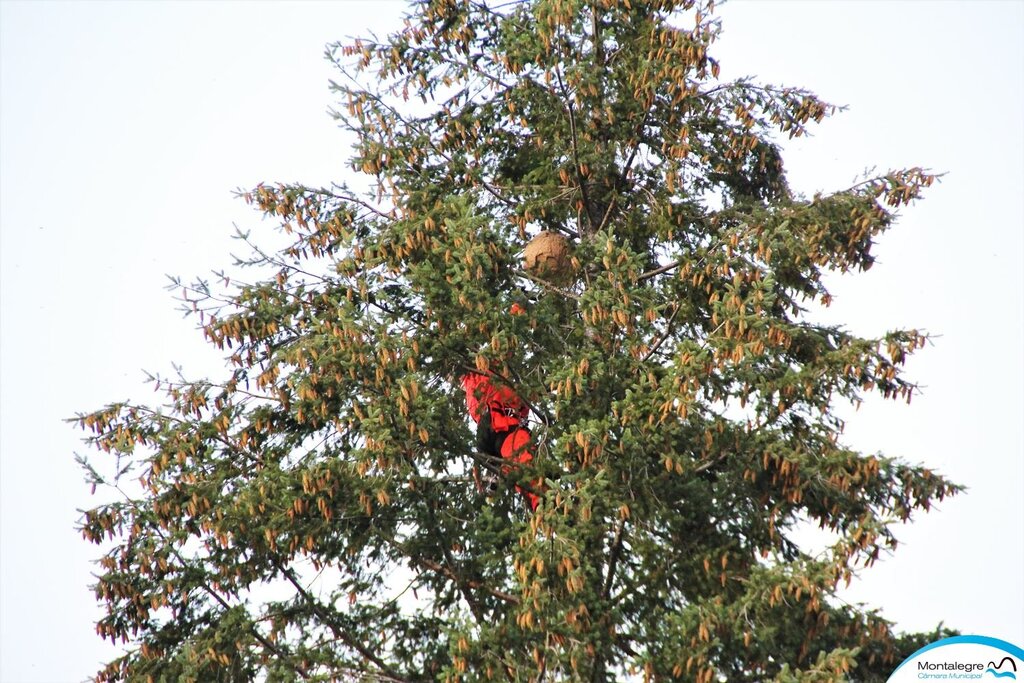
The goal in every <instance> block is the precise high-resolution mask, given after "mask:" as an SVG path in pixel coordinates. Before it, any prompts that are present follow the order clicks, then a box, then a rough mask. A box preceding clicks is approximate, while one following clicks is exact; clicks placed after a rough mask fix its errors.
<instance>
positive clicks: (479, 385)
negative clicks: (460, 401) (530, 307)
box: [462, 304, 540, 510]
mask: <svg viewBox="0 0 1024 683" xmlns="http://www.w3.org/2000/svg"><path fill="white" fill-rule="evenodd" d="M522 312H523V310H522V308H521V307H520V306H519V305H518V304H513V306H512V310H511V311H510V313H512V315H518V314H520V313H522ZM462 388H463V389H464V390H465V392H466V407H467V408H468V409H469V415H470V417H471V418H473V421H474V422H476V424H477V431H476V435H477V448H478V449H479V450H480V451H481V452H483V453H486V454H487V455H490V456H493V457H495V458H501V459H502V460H503V461H504V463H505V464H503V465H502V467H501V473H502V474H508V473H509V472H511V471H512V470H513V469H514V468H515V467H516V466H520V465H525V464H527V463H529V462H531V461H532V460H533V454H532V453H530V451H529V448H528V447H529V443H530V430H529V429H528V428H527V427H526V421H527V417H528V416H529V412H530V410H529V408H528V407H527V405H526V404H525V403H523V400H522V399H521V398H519V396H518V395H517V394H516V392H514V391H513V390H512V389H511V388H509V387H508V386H505V385H502V384H498V383H495V382H492V381H491V377H489V376H488V375H485V374H483V373H479V372H470V373H468V374H466V375H463V377H462ZM531 489H532V490H531ZM516 490H517V491H518V492H519V493H520V494H522V496H523V498H524V499H525V500H526V503H527V505H529V506H530V509H531V510H536V509H537V504H538V503H539V502H540V497H539V496H538V495H537V493H538V491H539V485H537V484H535V485H532V486H531V487H530V488H526V487H524V486H521V485H517V486H516Z"/></svg>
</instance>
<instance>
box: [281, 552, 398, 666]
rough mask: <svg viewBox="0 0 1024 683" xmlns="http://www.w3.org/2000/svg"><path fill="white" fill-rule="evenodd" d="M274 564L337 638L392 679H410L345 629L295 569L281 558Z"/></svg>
mask: <svg viewBox="0 0 1024 683" xmlns="http://www.w3.org/2000/svg"><path fill="white" fill-rule="evenodd" d="M274 566H275V567H276V568H277V570H278V571H279V572H281V574H282V575H284V577H285V578H286V579H288V583H290V584H291V585H292V587H294V588H295V590H296V591H297V592H298V593H299V595H300V596H302V599H303V600H305V601H306V603H308V604H309V606H310V608H311V609H312V610H313V612H314V613H315V614H316V615H318V616H319V617H320V618H321V619H323V620H324V622H325V623H326V625H327V627H328V628H329V629H331V632H332V633H333V634H334V637H335V638H337V639H338V640H340V641H341V642H342V643H344V644H345V645H347V646H348V647H350V648H352V649H353V650H355V651H356V652H358V653H359V654H361V655H362V656H363V657H365V658H366V659H368V660H370V661H371V662H373V663H374V665H376V666H377V668H378V669H380V670H381V671H382V672H383V673H384V674H385V675H386V676H387V677H388V678H390V679H391V680H394V681H400V682H403V683H404V682H407V681H409V680H410V679H408V678H406V677H404V676H402V675H400V674H399V673H398V672H396V671H395V670H394V669H392V668H391V667H389V666H388V665H387V663H386V662H385V661H384V660H382V659H381V658H380V657H378V656H377V655H376V654H375V653H374V652H373V651H372V650H370V649H369V648H368V647H366V645H364V644H363V643H361V642H359V640H358V639H356V638H355V637H353V636H352V634H351V633H349V632H348V631H347V630H346V629H344V628H343V627H342V626H341V625H340V624H339V623H338V622H337V620H336V618H335V617H334V615H332V614H329V613H328V612H327V609H326V608H325V607H324V605H322V604H321V603H320V602H319V601H317V600H316V599H315V598H314V597H313V596H312V595H310V594H309V591H307V590H306V589H305V588H303V586H302V584H301V583H299V581H298V579H296V578H295V572H294V571H292V570H291V569H289V568H287V567H285V566H283V565H282V564H281V562H280V560H278V559H277V558H274Z"/></svg>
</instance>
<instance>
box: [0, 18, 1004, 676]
mask: <svg viewBox="0 0 1024 683" xmlns="http://www.w3.org/2000/svg"><path fill="white" fill-rule="evenodd" d="M402 8H403V6H402V5H401V4H400V3H397V2H376V3H370V2H338V3H326V2H313V3H298V2H291V3H280V4H279V3H272V2H221V3H192V2H185V3H173V2H160V3H157V2H149V3H117V2H115V3H98V2H74V3H67V2H18V1H12V0H0V680H2V681H5V682H8V683H21V682H30V681H45V682H53V681H57V682H63V681H79V680H82V679H85V678H86V677H88V676H90V675H91V674H92V673H94V672H95V670H96V669H97V667H98V666H99V665H100V662H101V660H103V659H105V658H107V657H108V656H109V655H110V653H111V648H110V646H109V645H104V644H102V643H101V642H100V641H99V640H98V639H97V638H96V636H95V635H94V633H93V623H94V621H95V619H96V618H98V616H99V614H100V613H99V609H98V607H97V606H96V605H95V603H94V600H93V597H92V594H91V591H89V590H88V588H87V586H88V585H89V584H90V583H91V582H92V580H93V579H92V577H91V575H90V573H91V572H92V569H93V567H92V565H91V564H90V562H91V560H93V559H95V558H96V556H97V551H96V549H95V548H94V547H93V546H90V545H88V544H86V543H85V542H84V541H82V540H81V539H80V537H79V536H78V534H77V533H76V532H75V531H74V525H75V521H76V519H77V518H78V512H77V510H78V509H81V508H85V507H90V506H92V505H93V504H95V502H96V500H95V499H93V498H90V496H89V495H88V489H87V487H86V486H85V485H84V484H83V483H82V477H81V474H80V472H79V471H78V469H77V466H76V465H75V463H74V460H73V453H74V452H76V451H79V452H84V451H85V449H84V448H83V447H82V446H81V444H80V441H79V439H80V436H81V435H80V433H79V432H77V431H75V430H73V429H72V428H71V427H70V426H69V425H66V424H64V423H63V422H62V419H64V418H67V417H70V416H71V415H73V414H74V413H75V412H76V411H85V410H90V409H94V408H97V407H99V406H101V405H103V404H105V403H107V402H111V401H115V400H122V399H126V398H130V397H131V398H138V399H141V400H156V399H158V398H159V397H158V396H157V395H154V394H152V393H149V390H148V388H147V387H146V386H145V385H144V383H143V372H142V369H146V370H150V371H157V372H163V373H168V372H169V371H170V370H171V362H172V361H173V362H178V363H180V364H182V365H183V366H184V368H185V371H186V373H187V374H189V375H191V376H200V375H217V374H219V372H218V371H219V368H220V367H221V364H220V357H219V355H218V354H217V353H216V352H214V351H212V350H210V349H208V348H207V347H206V345H205V344H204V343H203V342H202V339H201V335H200V334H199V333H197V332H196V331H195V330H194V329H193V322H192V321H191V320H182V319H181V314H180V313H179V312H178V311H177V310H176V304H175V302H173V301H172V300H171V298H170V295H169V294H168V293H167V292H166V291H164V289H163V287H164V285H165V284H166V279H165V277H164V276H165V274H178V275H182V276H184V277H185V278H186V279H188V278H190V277H191V276H193V275H202V274H206V273H208V272H209V271H210V270H211V269H216V268H221V267H227V266H229V265H230V258H229V256H228V255H229V253H230V252H231V251H232V250H236V251H240V249H238V245H236V244H235V243H233V242H232V241H231V240H230V235H231V233H232V224H233V223H238V224H239V225H241V226H244V227H257V226H258V225H259V221H258V217H257V215H256V214H255V213H254V212H253V211H252V210H250V209H249V208H247V207H246V206H245V205H244V204H243V203H242V202H241V201H239V200H236V199H234V198H233V197H232V190H233V189H235V188H238V187H245V188H248V187H251V186H253V185H255V184H256V183H258V182H260V181H277V180H282V181H303V182H307V183H310V184H320V183H327V182H330V181H331V180H332V179H333V180H337V179H341V178H343V177H344V176H345V174H346V173H347V167H346V163H345V161H346V159H347V156H348V141H347V140H346V138H345V137H344V136H343V135H342V134H341V132H340V131H338V130H337V128H336V126H335V124H334V122H333V121H332V120H331V119H330V118H329V117H328V116H327V114H326V110H327V109H328V107H329V106H331V105H332V104H333V102H332V100H331V95H330V93H329V92H328V90H327V80H328V79H329V78H331V77H332V75H333V73H332V71H331V69H330V67H329V65H328V64H327V63H326V62H325V61H324V60H323V59H322V53H323V46H324V45H325V44H326V43H327V42H329V41H332V40H335V39H341V38H344V37H347V36H352V35H357V34H362V33H364V32H365V31H364V29H366V28H368V27H375V28H376V29H377V30H379V31H387V30H388V28H389V27H392V26H395V25H397V24H396V19H397V17H398V16H399V14H400V13H401V11H402ZM722 13H723V17H724V20H725V31H726V32H725V35H724V37H723V39H722V41H721V43H720V44H719V46H718V49H717V56H718V57H719V58H720V59H721V61H722V62H723V75H724V76H727V77H736V76H741V75H748V74H749V75H757V76H759V78H760V80H762V81H763V82H771V83H782V84H786V85H797V86H806V87H809V88H811V89H812V90H815V91H816V92H817V93H818V94H819V95H821V96H822V97H824V98H825V99H827V100H831V101H833V102H836V103H839V104H847V105H849V106H850V109H849V111H847V112H845V113H843V114H840V115H838V116H837V117H836V118H834V119H832V120H831V121H828V122H826V123H825V124H824V125H823V126H822V127H821V128H820V129H819V132H818V134H817V135H816V136H815V137H814V138H812V139H810V140H809V141H801V142H800V143H799V144H795V145H791V146H790V152H789V154H788V156H787V157H786V162H787V169H788V170H789V173H790V180H791V182H792V183H793V185H794V187H795V188H796V189H797V190H799V191H803V192H806V193H811V192H814V191H815V190H819V189H820V190H826V191H827V190H835V189H841V188H843V187H847V186H848V185H849V184H851V182H852V181H853V180H854V178H855V176H857V175H858V174H860V173H861V171H863V170H864V169H865V168H866V167H870V166H878V167H879V168H880V169H882V170H884V169H887V168H889V167H902V166H911V165H922V166H926V167H929V168H931V169H933V170H936V171H945V172H948V175H947V176H946V177H945V178H944V179H943V181H942V183H941V184H939V185H938V186H936V187H933V188H932V190H931V191H930V192H929V193H928V195H927V197H926V199H925V200H924V201H922V202H920V203H919V204H917V205H916V206H914V207H912V208H911V209H910V210H909V211H906V212H905V213H904V216H903V218H902V219H901V221H900V222H899V224H898V225H897V227H896V228H895V229H894V230H893V232H891V233H890V234H889V235H888V236H887V237H885V238H884V239H883V240H882V243H881V245H880V248H879V249H878V252H877V253H878V255H879V257H880V262H879V263H878V264H877V265H876V266H875V268H873V269H872V270H871V271H870V272H869V273H867V274H864V275H862V276H856V277H848V278H842V279H838V280H836V282H835V285H836V286H835V289H836V292H837V294H838V295H839V297H838V300H837V302H836V304H835V305H834V306H833V308H832V309H831V310H830V312H829V315H830V316H832V319H834V320H835V321H837V322H842V323H844V324H846V325H848V326H849V327H850V328H852V329H853V330H854V331H856V332H860V333H865V334H868V333H879V332H882V331H884V330H885V329H888V328H892V327H898V326H919V327H922V328H925V329H927V330H929V331H931V332H933V333H936V334H938V335H941V336H939V337H938V339H937V340H936V343H935V344H934V346H932V347H930V348H928V349H926V350H925V351H923V352H921V353H920V354H919V355H918V356H916V357H914V358H913V359H912V361H911V363H910V366H909V369H910V373H911V375H912V376H913V377H914V378H915V379H917V380H918V381H920V382H922V383H923V384H924V385H926V387H927V388H926V391H925V393H924V394H923V395H922V396H919V397H918V398H917V399H915V401H914V403H913V404H912V405H911V406H909V407H907V406H905V405H903V404H894V403H890V404H881V403H874V402H873V403H869V404H867V405H866V406H865V407H864V408H862V409H861V410H860V411H859V412H858V413H856V414H854V415H851V420H850V425H849V429H848V433H847V440H848V442H849V443H851V444H852V445H854V446H857V447H859V448H861V449H862V450H866V451H869V452H875V451H879V450H881V451H884V452H885V453H887V454H890V455H900V456H902V457H904V458H905V459H907V460H909V461H911V462H915V463H916V462H923V463H925V464H927V465H928V466H931V467H933V468H936V469H938V470H939V471H940V472H942V473H944V474H946V475H949V476H950V477H951V478H953V479H954V480H956V481H958V482H960V483H963V484H966V485H967V486H969V487H970V491H969V492H968V493H967V494H965V495H963V496H960V497H958V498H956V499H954V500H951V501H947V502H946V503H945V504H943V505H942V506H941V509H940V510H937V511H935V512H933V513H932V514H929V515H926V516H923V517H921V518H919V520H918V521H917V522H916V523H915V524H913V525H911V526H909V527H906V528H904V529H903V530H902V532H901V537H902V538H903V539H904V540H905V545H903V546H901V548H900V550H899V551H898V552H897V553H896V555H895V556H893V557H892V558H890V559H886V560H885V561H884V562H881V563H880V564H878V565H876V567H874V568H873V569H871V570H869V571H868V572H867V573H866V574H865V576H864V578H863V580H861V581H859V582H855V584H854V585H853V586H852V588H851V589H850V590H849V591H848V592H847V594H846V596H847V599H849V600H851V601H865V602H868V603H870V604H872V605H875V606H877V607H880V608H881V609H882V612H883V614H884V615H885V616H887V617H888V618H890V619H893V620H895V621H896V622H897V624H898V626H899V627H900V628H902V629H906V630H925V629H930V628H932V627H934V625H935V624H937V623H938V622H939V621H941V620H944V621H945V622H946V624H947V625H949V626H952V627H955V628H959V629H961V630H962V631H964V632H966V633H979V634H984V635H989V636H995V637H999V638H1003V639H1005V640H1009V641H1011V642H1014V643H1017V644H1020V643H1022V642H1024V586H1022V584H1024V579H1022V577H1024V498H1022V495H1021V493H1022V489H1024V465H1022V462H1024V458H1022V456H1024V431H1022V429H1024V428H1022V423H1024V419H1022V418H1024V390H1022V386H1024V338H1022V323H1024V280H1022V274H1021V264H1022V257H1024V242H1022V235H1024V199H1022V197H1024V193H1022V191H1024V101H1022V99H1024V47H1022V45H1024V3H1021V2H886V3H881V2H876V3H864V2H828V3H811V2H774V1H773V2H758V3H753V2H733V3H730V4H728V5H726V6H725V7H724V8H723V10H722ZM264 229H267V230H269V226H264Z"/></svg>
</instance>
